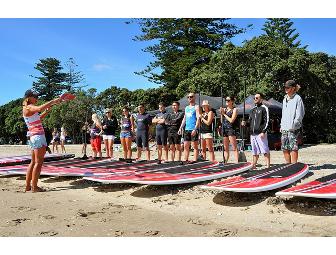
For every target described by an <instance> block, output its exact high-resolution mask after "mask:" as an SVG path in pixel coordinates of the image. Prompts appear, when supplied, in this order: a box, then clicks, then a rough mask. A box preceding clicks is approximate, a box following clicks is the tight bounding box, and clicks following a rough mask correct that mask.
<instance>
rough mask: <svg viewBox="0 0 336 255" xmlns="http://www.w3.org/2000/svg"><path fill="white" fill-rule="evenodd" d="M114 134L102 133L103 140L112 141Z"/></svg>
mask: <svg viewBox="0 0 336 255" xmlns="http://www.w3.org/2000/svg"><path fill="white" fill-rule="evenodd" d="M114 139H115V136H114V135H103V140H112V141H114Z"/></svg>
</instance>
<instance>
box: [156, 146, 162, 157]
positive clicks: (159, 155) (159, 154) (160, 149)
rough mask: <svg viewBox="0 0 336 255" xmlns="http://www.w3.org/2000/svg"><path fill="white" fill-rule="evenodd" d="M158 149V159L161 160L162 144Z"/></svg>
mask: <svg viewBox="0 0 336 255" xmlns="http://www.w3.org/2000/svg"><path fill="white" fill-rule="evenodd" d="M157 149H158V160H159V161H161V158H162V145H158V146H157Z"/></svg>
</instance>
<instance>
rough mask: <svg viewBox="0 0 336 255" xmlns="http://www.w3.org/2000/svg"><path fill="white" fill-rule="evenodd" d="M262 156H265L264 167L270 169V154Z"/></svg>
mask: <svg viewBox="0 0 336 255" xmlns="http://www.w3.org/2000/svg"><path fill="white" fill-rule="evenodd" d="M264 156H265V160H266V166H267V167H270V166H271V154H270V153H266V154H264Z"/></svg>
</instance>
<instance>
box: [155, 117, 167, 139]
mask: <svg viewBox="0 0 336 255" xmlns="http://www.w3.org/2000/svg"><path fill="white" fill-rule="evenodd" d="M155 117H156V118H159V119H166V118H167V113H166V111H164V112H160V113H158V114H156V116H155ZM167 137H168V131H167V126H166V125H165V123H163V124H157V125H156V144H157V145H167Z"/></svg>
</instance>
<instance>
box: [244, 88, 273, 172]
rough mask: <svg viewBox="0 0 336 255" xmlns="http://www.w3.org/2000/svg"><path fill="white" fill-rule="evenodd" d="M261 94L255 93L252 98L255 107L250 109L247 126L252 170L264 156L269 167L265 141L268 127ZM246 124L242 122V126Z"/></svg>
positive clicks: (266, 142)
mask: <svg viewBox="0 0 336 255" xmlns="http://www.w3.org/2000/svg"><path fill="white" fill-rule="evenodd" d="M263 99H264V96H263V94H261V93H257V94H255V96H254V104H255V106H254V107H253V108H252V109H251V112H250V115H249V119H248V124H249V126H250V134H251V139H250V140H251V146H252V155H253V162H252V166H253V168H256V165H257V162H258V159H259V155H260V154H264V156H265V159H266V165H267V167H270V161H271V159H270V152H269V147H268V139H267V128H268V125H269V112H268V108H267V107H266V106H265V105H264V104H263V103H262V101H263ZM246 124H247V123H246V122H245V121H242V126H246Z"/></svg>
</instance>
